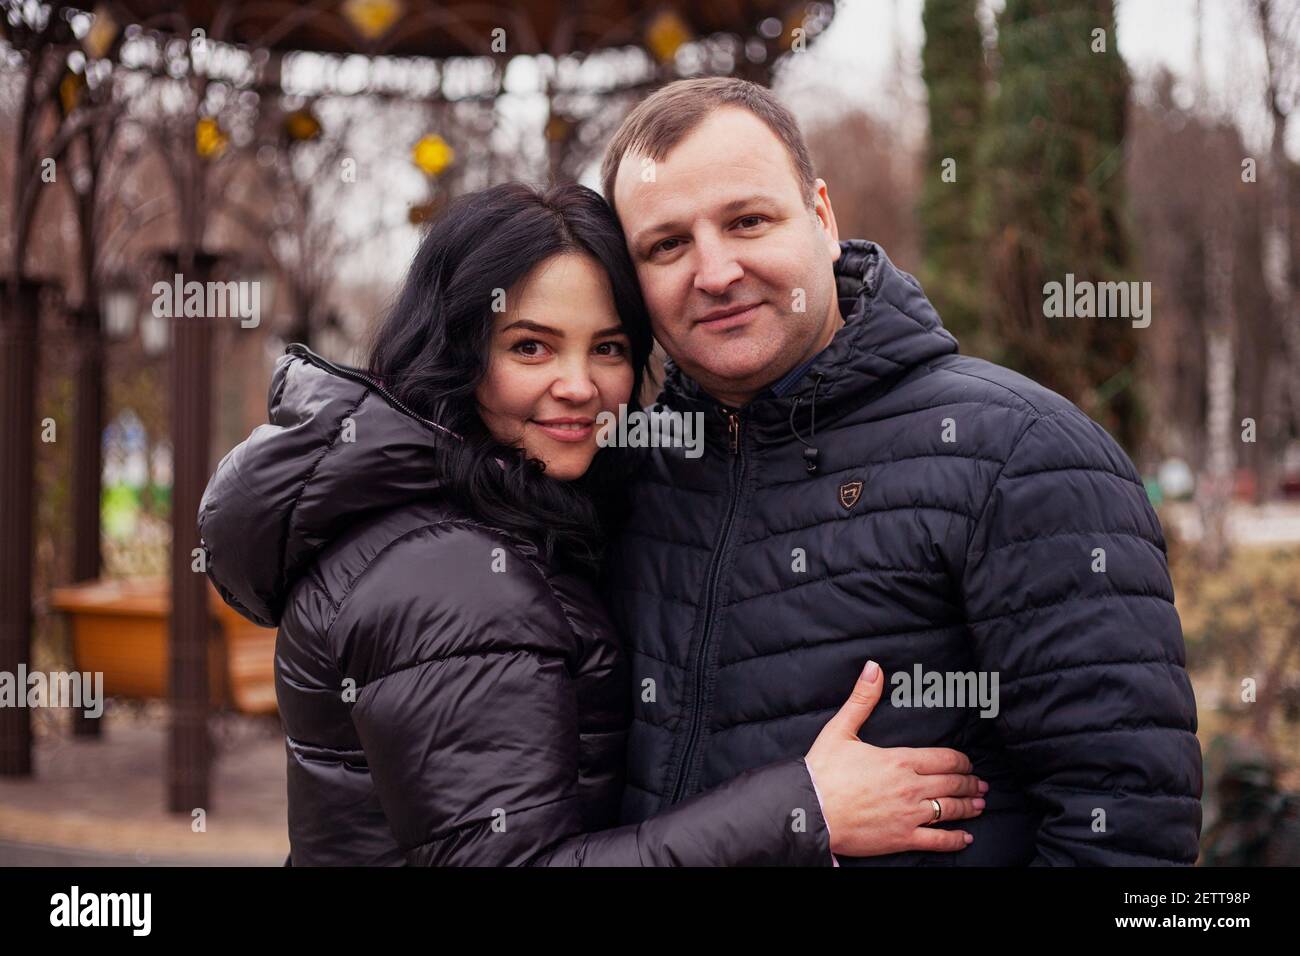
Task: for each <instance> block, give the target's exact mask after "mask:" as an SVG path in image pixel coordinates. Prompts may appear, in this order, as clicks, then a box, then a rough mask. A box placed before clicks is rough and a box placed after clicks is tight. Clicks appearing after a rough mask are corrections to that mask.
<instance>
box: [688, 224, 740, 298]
mask: <svg viewBox="0 0 1300 956" xmlns="http://www.w3.org/2000/svg"><path fill="white" fill-rule="evenodd" d="M695 256H696V259H695V288H696V289H697V290H699V291H700V292H703V293H705V294H707V295H715V296H716V295H723V294H724V293H725V292H726V291H727V288H728V287H729V286H730V285H731V284H732V283H733V282H736V281H737V280H738V279H740V278H741V277H742V276H744V274H745V270H744V269H742V268H741V267H740V263H739V262H737V261H736V257H735V255H734V254H733V253H732V251H731V247H730V245H729V244H728V243H726V242H724V241H723V240H722V237H721V236H701V237H700V238H698V239H697V240H696V242H695Z"/></svg>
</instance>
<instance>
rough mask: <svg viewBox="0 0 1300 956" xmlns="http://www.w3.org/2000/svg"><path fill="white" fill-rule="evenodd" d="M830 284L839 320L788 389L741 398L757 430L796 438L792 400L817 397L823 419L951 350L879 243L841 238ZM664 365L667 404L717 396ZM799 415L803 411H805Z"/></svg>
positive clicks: (953, 345) (705, 401)
mask: <svg viewBox="0 0 1300 956" xmlns="http://www.w3.org/2000/svg"><path fill="white" fill-rule="evenodd" d="M835 284H836V291H837V294H838V297H839V305H840V314H841V315H842V316H843V317H844V326H843V327H842V328H841V329H840V330H839V331H838V332H836V333H835V337H834V338H833V339H832V340H831V343H830V344H829V345H828V346H826V348H825V349H823V350H822V351H821V353H820V354H818V355H817V357H816V359H815V360H814V361H813V362H812V364H811V365H810V366H809V367H808V369H807V370H806V371H805V372H804V374H803V376H802V377H801V378H800V379H799V381H798V382H797V383H796V385H795V386H794V387H793V388H792V389H790V391H789V392H788V393H787V394H785V395H783V396H781V397H777V396H773V395H771V394H769V393H764V394H763V395H760V396H759V397H757V398H755V399H754V400H753V401H752V402H750V404H749V405H748V406H746V408H745V414H746V415H748V416H749V417H750V419H751V420H752V421H753V423H754V425H755V426H756V427H757V429H758V430H759V432H760V433H771V432H772V431H773V430H774V429H779V430H781V431H782V432H783V433H784V436H785V437H786V438H789V440H791V441H794V437H793V436H792V435H791V434H790V429H789V428H788V427H787V425H786V422H787V421H788V420H789V419H790V418H791V415H792V411H793V410H794V409H792V406H793V405H796V404H799V403H801V404H804V405H805V406H806V405H811V404H815V408H816V411H815V415H816V417H817V418H818V419H823V418H824V420H825V421H826V422H827V423H829V422H830V421H833V420H834V419H835V418H837V417H838V416H839V415H841V414H843V413H844V412H845V411H847V410H849V409H850V408H853V407H856V406H859V405H861V404H862V402H863V401H864V400H865V399H866V398H868V397H869V395H868V393H870V392H873V391H875V390H876V389H877V388H878V386H880V385H881V383H882V382H888V381H892V380H894V379H896V378H897V377H898V376H899V375H901V374H903V373H905V372H906V371H907V370H909V369H911V368H913V367H914V366H917V365H921V364H923V363H925V362H928V361H931V360H933V359H935V358H938V357H940V356H943V355H948V354H951V353H953V352H956V351H957V340H956V339H955V338H953V336H952V334H951V333H950V332H948V330H947V329H945V328H944V327H943V323H942V322H941V321H940V320H939V314H938V313H937V312H936V311H935V310H934V306H932V305H931V304H930V300H929V299H927V298H926V297H925V293H924V292H922V291H921V286H920V283H918V282H917V281H916V279H914V278H913V277H912V276H911V275H909V274H908V273H906V272H903V271H902V270H901V269H899V268H898V267H897V266H895V265H894V264H893V262H891V261H890V259H889V257H888V256H887V255H886V254H885V250H884V249H882V248H881V247H880V246H879V245H878V244H876V243H874V242H869V241H866V240H862V239H849V240H844V241H841V242H840V257H839V259H838V260H836V262H835ZM665 369H666V374H665V379H664V392H663V395H662V396H661V397H660V401H661V402H666V403H667V404H668V405H670V406H672V407H684V406H700V405H705V406H707V405H715V406H716V405H717V404H718V403H717V402H715V401H714V400H713V399H712V398H711V397H709V396H708V395H707V394H705V393H704V391H703V390H702V389H701V388H700V386H699V385H698V384H697V383H696V382H695V381H694V380H692V379H691V378H689V377H688V376H687V375H686V374H685V373H683V372H682V371H681V369H679V368H677V366H676V365H675V364H674V363H673V362H672V361H671V360H669V361H668V362H667V363H666V366H665ZM773 377H774V378H776V377H779V376H773ZM709 417H710V419H713V418H716V416H709ZM800 417H801V418H806V412H804V413H801V415H800ZM803 431H804V432H805V433H806V431H807V422H806V421H805V422H804V423H803Z"/></svg>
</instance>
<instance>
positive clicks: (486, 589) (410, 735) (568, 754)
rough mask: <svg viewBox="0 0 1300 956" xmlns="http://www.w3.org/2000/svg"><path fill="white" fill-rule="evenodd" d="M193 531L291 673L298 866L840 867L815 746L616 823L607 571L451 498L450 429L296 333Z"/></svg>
mask: <svg viewBox="0 0 1300 956" xmlns="http://www.w3.org/2000/svg"><path fill="white" fill-rule="evenodd" d="M292 348H293V349H294V350H297V351H296V352H295V354H291V355H286V356H285V357H284V358H282V359H281V360H280V361H279V363H278V364H277V366H276V370H275V376H274V379H273V381H272V384H271V392H270V424H268V425H262V426H260V427H258V428H257V429H256V430H255V431H254V432H253V433H252V435H250V436H249V438H248V439H247V440H246V441H244V442H243V443H242V444H240V445H239V446H237V447H236V448H235V449H234V450H233V451H231V452H230V454H228V455H227V456H226V457H225V458H224V459H223V460H222V462H221V464H220V466H219V467H218V469H217V471H216V474H215V475H213V477H212V480H211V481H210V482H209V484H208V489H207V492H206V494H205V495H204V497H203V502H202V505H201V507H200V512H199V530H200V534H201V535H202V538H203V542H204V546H205V547H206V549H207V551H208V573H209V576H210V577H211V579H212V580H213V581H214V582H215V584H216V586H217V587H218V589H219V590H220V592H221V594H222V596H223V597H224V598H225V600H226V601H227V602H228V603H229V604H230V605H231V607H233V608H235V609H236V610H237V611H239V612H240V613H241V614H243V615H244V616H246V617H248V618H250V619H251V620H254V621H256V622H258V623H260V624H264V625H267V626H273V625H277V624H278V625H279V628H280V630H279V635H278V637H277V640H276V651H275V676H276V694H277V698H278V700H279V705H280V715H281V718H282V720H283V723H284V728H285V734H286V746H287V750H288V768H289V838H290V844H291V850H292V852H291V857H292V860H293V863H294V865H296V866H309V865H313V864H401V863H407V862H409V863H415V864H426V865H427V864H525V863H526V864H540V865H551V866H568V865H623V866H671V865H731V864H764V863H789V864H801V865H803V864H806V865H830V863H831V857H830V853H829V849H828V843H827V834H826V825H825V821H824V820H823V818H822V816H821V811H820V809H819V807H818V804H817V798H816V794H815V791H814V790H813V788H812V784H811V781H810V779H809V775H808V771H807V768H806V766H805V764H804V762H803V759H802V757H795V758H794V759H788V760H782V761H777V762H774V764H773V765H771V766H769V767H766V768H764V769H762V770H760V771H758V772H756V773H754V774H749V775H746V776H744V777H741V778H739V779H737V780H734V781H731V782H730V783H728V784H727V786H725V787H721V788H718V789H717V790H715V791H714V792H712V793H709V794H706V795H703V796H702V798H701V799H699V800H697V801H695V802H694V803H692V804H690V805H683V806H682V807H681V808H680V809H679V810H674V811H673V812H671V813H667V814H664V815H662V816H660V817H658V818H656V819H654V820H651V821H649V822H647V823H644V824H642V825H639V826H638V825H632V826H625V827H622V828H618V829H607V830H604V831H603V832H593V831H601V829H602V828H604V827H613V826H614V825H615V824H616V823H617V815H618V801H619V797H620V794H621V788H622V781H623V767H624V744H625V739H626V733H627V717H628V713H627V700H628V694H629V689H628V684H627V681H628V676H627V669H626V663H625V659H624V657H623V654H622V651H621V649H620V646H619V643H618V641H617V640H616V638H615V634H614V632H613V630H612V629H611V627H610V624H609V621H608V618H607V616H606V613H605V611H604V609H603V608H602V606H601V604H600V602H599V601H598V600H597V599H596V597H595V595H594V593H593V591H592V590H591V587H590V585H589V584H588V583H587V582H586V581H583V580H579V579H578V578H576V577H574V576H572V575H566V574H560V573H557V572H556V571H555V570H554V569H553V568H550V567H547V566H546V565H545V564H543V563H542V562H541V561H540V560H539V557H538V554H537V552H536V551H535V550H534V549H531V548H529V547H527V546H525V545H524V544H522V543H521V542H518V541H514V540H509V539H507V538H506V537H505V536H504V535H503V534H501V533H498V532H495V531H493V530H492V529H490V528H487V527H484V526H483V525H482V524H480V523H479V522H476V521H474V520H472V519H470V518H468V517H466V515H464V514H461V513H458V512H457V511H456V510H455V509H454V508H451V507H450V506H448V505H447V504H446V503H445V502H442V501H440V500H439V493H438V490H439V479H438V475H437V471H436V467H435V454H434V446H435V442H438V441H447V440H452V439H449V438H447V437H445V436H443V435H440V434H439V433H438V432H437V430H436V426H431V423H427V422H423V421H421V420H418V419H416V418H415V417H414V416H412V415H410V414H408V413H406V412H405V411H403V410H400V409H399V408H398V407H396V405H395V404H392V403H390V401H389V400H387V399H386V397H385V395H384V394H383V393H382V390H381V389H379V388H377V387H376V386H375V385H374V384H373V383H371V382H369V381H368V380H367V379H366V378H365V377H364V376H361V375H360V374H358V373H356V372H355V371H354V370H348V369H340V368H338V367H337V366H331V365H330V364H329V363H327V362H325V361H323V360H321V359H319V358H318V357H316V356H314V355H312V354H311V353H310V352H307V351H306V350H305V349H301V347H297V346H295V347H292Z"/></svg>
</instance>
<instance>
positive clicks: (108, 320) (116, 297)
mask: <svg viewBox="0 0 1300 956" xmlns="http://www.w3.org/2000/svg"><path fill="white" fill-rule="evenodd" d="M99 308H100V312H101V313H102V314H103V316H104V331H105V332H106V333H107V334H108V337H109V338H110V339H124V338H127V337H128V336H129V335H130V334H131V333H132V332H133V331H134V330H135V313H136V309H137V308H138V299H137V298H136V294H135V289H133V288H131V287H130V286H126V285H118V286H110V287H109V288H108V289H105V290H104V293H103V295H101V296H100V297H99Z"/></svg>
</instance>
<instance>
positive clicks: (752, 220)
mask: <svg viewBox="0 0 1300 956" xmlns="http://www.w3.org/2000/svg"><path fill="white" fill-rule="evenodd" d="M762 221H763V217H762V216H743V217H741V218H740V219H737V220H736V225H737V226H740V228H742V229H751V228H753V227H754V226H757V225H758V224H759V223H761V222H762Z"/></svg>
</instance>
